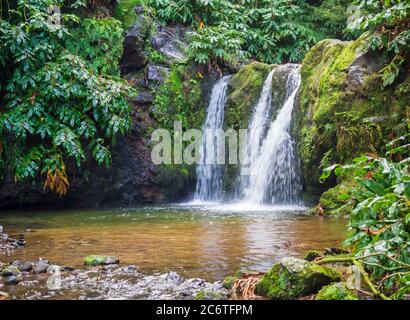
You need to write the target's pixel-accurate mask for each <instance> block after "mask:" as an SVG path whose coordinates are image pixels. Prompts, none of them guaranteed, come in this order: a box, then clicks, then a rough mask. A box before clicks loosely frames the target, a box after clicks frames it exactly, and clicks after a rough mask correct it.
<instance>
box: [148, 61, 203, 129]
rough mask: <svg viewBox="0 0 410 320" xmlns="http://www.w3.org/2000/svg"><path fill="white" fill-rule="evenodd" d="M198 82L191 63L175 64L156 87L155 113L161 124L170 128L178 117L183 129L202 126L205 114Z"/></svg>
mask: <svg viewBox="0 0 410 320" xmlns="http://www.w3.org/2000/svg"><path fill="white" fill-rule="evenodd" d="M203 96H204V95H203V93H202V88H201V82H200V81H199V79H198V78H197V77H196V73H195V72H193V70H192V66H190V65H185V64H174V65H172V66H171V72H170V74H169V76H168V78H167V79H166V80H165V82H164V84H163V85H162V86H161V87H160V88H159V89H158V90H157V92H156V96H155V101H154V107H153V110H154V112H153V113H154V117H155V118H156V120H157V121H158V122H159V124H160V125H161V126H162V127H163V128H164V127H165V128H168V129H170V130H172V129H173V126H174V121H181V122H182V126H183V128H184V129H191V128H198V129H199V128H201V127H202V122H203V120H204V117H205V108H206V106H205V105H204V103H203V101H204V99H203Z"/></svg>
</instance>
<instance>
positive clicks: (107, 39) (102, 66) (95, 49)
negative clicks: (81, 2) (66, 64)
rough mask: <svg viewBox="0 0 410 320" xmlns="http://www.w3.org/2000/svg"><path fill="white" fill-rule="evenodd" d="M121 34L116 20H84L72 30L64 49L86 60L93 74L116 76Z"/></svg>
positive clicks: (121, 31) (120, 51)
mask: <svg viewBox="0 0 410 320" xmlns="http://www.w3.org/2000/svg"><path fill="white" fill-rule="evenodd" d="M122 33H123V29H122V28H121V23H120V22H119V21H118V20H115V19H112V18H107V19H95V18H86V19H83V20H81V23H80V24H79V25H78V26H76V27H75V28H73V30H72V32H71V36H70V37H69V38H68V39H67V40H66V48H67V50H68V51H70V52H71V53H72V54H75V55H78V56H80V57H81V58H83V59H84V60H86V61H87V62H88V63H89V64H88V66H89V68H90V69H91V70H92V71H93V72H96V73H100V74H110V75H116V76H118V75H119V69H118V61H119V60H120V58H121V55H122Z"/></svg>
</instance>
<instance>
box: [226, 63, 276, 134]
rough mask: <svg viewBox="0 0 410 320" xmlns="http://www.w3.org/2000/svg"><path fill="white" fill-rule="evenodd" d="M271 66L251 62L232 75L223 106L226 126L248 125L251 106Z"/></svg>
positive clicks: (257, 97)
mask: <svg viewBox="0 0 410 320" xmlns="http://www.w3.org/2000/svg"><path fill="white" fill-rule="evenodd" d="M273 67H274V66H272V65H268V64H265V63H261V62H252V63H250V64H247V65H245V66H243V67H242V68H241V69H240V70H239V71H238V72H237V73H236V74H234V75H233V76H232V78H231V80H230V81H229V86H230V90H229V94H228V99H227V102H226V107H225V123H226V127H228V128H233V129H235V130H238V129H246V128H247V127H248V123H249V119H250V117H251V116H252V109H253V106H254V105H255V104H256V102H257V101H258V99H259V96H260V93H261V90H262V86H263V83H264V82H265V79H266V77H267V76H268V74H269V72H270V71H271V70H272V69H273Z"/></svg>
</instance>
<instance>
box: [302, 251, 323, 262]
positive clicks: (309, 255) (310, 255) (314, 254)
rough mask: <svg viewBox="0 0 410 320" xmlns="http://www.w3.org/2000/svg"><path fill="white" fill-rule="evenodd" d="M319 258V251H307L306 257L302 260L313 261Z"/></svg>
mask: <svg viewBox="0 0 410 320" xmlns="http://www.w3.org/2000/svg"><path fill="white" fill-rule="evenodd" d="M319 257H323V252H321V251H319V250H309V252H308V253H306V256H305V258H304V260H306V261H313V260H315V259H316V258H319Z"/></svg>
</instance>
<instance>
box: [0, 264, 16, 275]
mask: <svg viewBox="0 0 410 320" xmlns="http://www.w3.org/2000/svg"><path fill="white" fill-rule="evenodd" d="M20 275H21V271H20V270H19V268H17V267H16V266H5V267H3V269H1V271H0V276H2V277H9V276H20Z"/></svg>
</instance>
